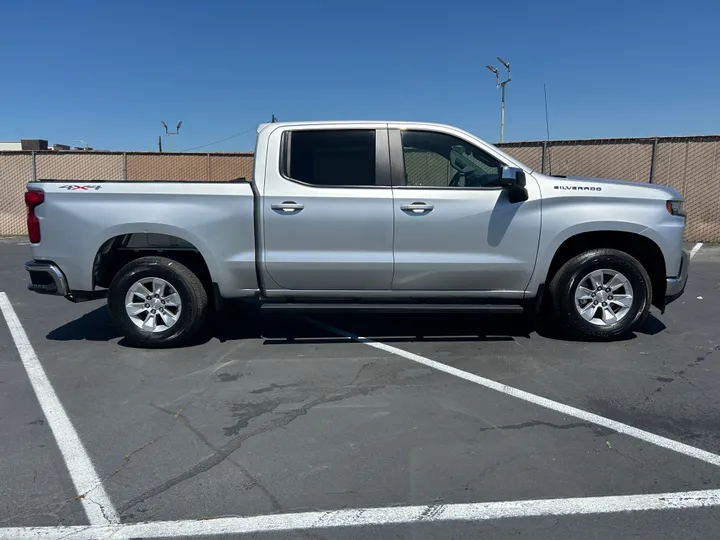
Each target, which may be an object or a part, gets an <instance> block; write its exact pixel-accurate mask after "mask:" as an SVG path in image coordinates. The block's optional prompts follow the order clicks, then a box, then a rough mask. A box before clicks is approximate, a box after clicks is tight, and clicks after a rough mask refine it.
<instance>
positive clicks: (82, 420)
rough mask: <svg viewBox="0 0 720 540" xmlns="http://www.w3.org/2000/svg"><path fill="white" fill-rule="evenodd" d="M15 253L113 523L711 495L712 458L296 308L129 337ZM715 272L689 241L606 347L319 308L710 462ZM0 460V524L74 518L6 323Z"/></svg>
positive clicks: (2, 267) (656, 520) (575, 528)
mask: <svg viewBox="0 0 720 540" xmlns="http://www.w3.org/2000/svg"><path fill="white" fill-rule="evenodd" d="M24 250H26V247H24V246H16V245H12V244H7V245H2V246H0V279H2V283H3V290H4V291H5V292H7V293H8V295H9V297H10V299H11V301H12V302H13V306H14V307H15V309H16V311H17V313H18V316H19V317H20V319H21V320H22V322H23V324H24V325H25V330H26V332H27V333H28V336H29V338H30V340H31V341H32V343H33V346H34V347H35V350H36V352H37V354H38V357H39V358H40V361H41V362H42V364H43V366H44V368H45V370H46V372H47V374H48V377H49V378H50V380H51V382H52V384H53V386H54V388H55V390H56V392H57V394H58V397H59V398H60V400H61V401H62V403H63V405H64V406H65V408H66V410H67V412H68V415H69V416H70V418H71V420H72V422H73V425H74V426H75V428H76V430H77V431H78V433H79V435H80V437H81V439H82V440H83V443H84V444H85V446H86V449H87V451H88V453H89V455H90V456H91V457H92V459H93V462H94V464H95V466H96V469H97V472H98V475H99V477H100V478H101V479H102V481H103V485H104V486H105V489H106V491H107V492H108V494H109V496H110V498H111V500H112V502H113V504H114V505H115V508H116V510H117V511H118V513H119V514H120V515H121V519H122V521H123V522H141V521H146V520H173V519H207V518H209V517H217V516H231V515H258V514H273V513H279V512H293V511H306V510H318V509H336V508H358V507H366V506H369V507H378V506H394V505H402V504H448V503H463V502H482V501H498V500H517V499H533V498H548V497H580V496H599V495H623V494H636V493H653V492H661V491H668V492H671V491H683V490H696V489H715V488H719V487H720V471H718V470H717V469H715V468H713V467H712V466H710V465H708V464H705V463H702V462H699V461H695V460H692V459H690V458H687V457H684V456H682V455H678V454H674V453H672V452H670V451H668V450H664V449H660V448H657V447H653V446H651V445H649V444H647V443H643V442H641V441H637V440H634V439H631V438H629V437H627V436H621V435H617V434H616V433H614V432H612V431H610V430H607V429H605V428H601V427H598V426H595V425H592V424H587V423H584V422H579V421H577V420H575V419H572V418H565V417H563V416H562V415H561V414H559V413H555V412H551V411H547V410H544V409H540V408H538V407H535V406H533V405H530V404H528V403H525V402H522V401H518V400H515V399H513V398H511V397H509V396H504V395H499V394H497V393H495V392H493V391H491V390H488V389H484V388H481V387H478V386H475V385H472V384H469V383H467V382H466V381H462V380H459V379H456V378H453V377H450V376H448V375H446V374H442V373H438V372H435V371H433V370H432V369H429V368H428V367H426V366H422V365H419V364H416V363H413V362H412V361H409V360H407V359H404V358H400V357H398V356H394V355H392V354H390V353H386V352H385V351H380V350H377V349H374V348H371V347H367V346H365V345H362V344H356V343H352V342H349V341H348V340H347V339H344V338H338V337H337V336H333V335H330V334H328V333H327V332H326V331H323V330H321V329H318V328H317V327H315V326H313V325H311V324H308V323H307V322H304V321H301V320H297V319H292V318H285V317H277V316H275V317H267V318H266V317H263V318H260V317H259V316H258V314H257V313H256V312H255V311H253V310H252V309H250V308H245V307H240V306H231V309H230V310H229V311H227V312H226V313H224V315H223V317H221V318H219V319H218V320H217V321H216V327H215V328H214V329H213V331H212V332H211V333H210V334H211V335H209V336H207V337H206V338H205V339H204V340H201V341H200V342H199V343H197V344H195V345H193V346H191V347H187V348H184V349H176V350H166V351H145V350H140V349H132V348H129V347H126V346H125V345H124V344H123V343H122V341H121V340H120V339H119V336H118V335H117V332H116V331H115V330H114V328H113V327H112V325H111V323H110V321H109V317H108V316H107V313H106V311H105V309H104V307H103V306H102V304H101V303H99V302H91V303H86V304H70V303H69V302H67V301H65V300H63V299H57V298H43V297H40V296H37V295H33V294H31V293H29V292H26V291H25V290H24V280H25V276H24V273H23V272H21V271H20V268H21V266H22V261H24V260H25V258H26V253H25V251H24ZM718 274H720V258H717V259H714V258H712V257H709V258H707V259H703V252H700V254H698V256H697V257H696V258H695V259H694V261H693V266H692V270H691V280H690V283H689V285H688V292H687V293H686V295H685V296H683V297H682V298H681V299H680V300H678V301H677V302H676V303H675V304H673V305H671V306H670V307H669V308H668V310H667V312H666V314H665V315H664V316H662V317H661V316H660V315H659V313H657V312H656V311H653V313H654V317H652V318H651V319H650V320H649V321H648V323H647V324H646V326H645V327H644V329H643V332H641V333H638V334H637V336H636V337H635V338H633V339H629V340H627V341H622V342H616V343H592V344H589V343H572V342H566V341H562V340H556V339H551V338H548V337H543V336H541V335H538V334H537V333H536V332H534V331H533V329H532V328H528V327H527V326H526V325H525V323H523V321H521V320H518V319H513V318H495V319H492V318H477V317H461V316H451V317H448V316H443V317H436V316H428V315H423V316H417V317H415V316H410V317H408V316H406V317H380V316H370V317H367V316H366V317H349V316H344V317H334V318H332V320H330V319H326V320H327V322H329V323H331V324H333V325H334V326H337V327H340V328H343V329H345V330H348V331H350V332H353V333H355V334H358V335H363V336H368V337H373V338H374V339H378V340H380V341H386V342H388V343H390V344H392V345H394V346H396V347H399V348H401V349H405V350H408V351H410V352H413V353H416V354H420V355H423V356H425V357H428V358H431V359H433V360H437V361H439V362H443V363H446V364H449V365H452V366H455V367H457V368H460V369H463V370H465V371H469V372H471V373H476V374H478V375H482V376H484V377H487V378H490V379H493V380H496V381H499V382H502V383H505V384H508V385H511V386H514V387H516V388H520V389H522V390H526V391H528V392H532V393H535V394H539V395H542V396H545V397H547V398H550V399H553V400H556V401H560V402H562V403H567V404H568V405H572V406H575V407H579V408H581V409H586V410H590V411H592V412H595V413H597V414H600V415H603V416H606V417H608V418H612V419H614V420H618V421H621V422H624V423H627V424H630V425H633V426H636V427H638V428H641V429H645V430H647V431H651V432H653V433H657V434H659V435H663V436H666V437H670V438H672V439H675V440H678V441H681V442H685V443H687V444H691V445H693V446H697V447H699V448H703V449H705V450H708V451H711V452H716V453H717V452H720V409H719V406H718V403H720V377H718V375H720V354H719V353H718V351H720V331H718V327H717V324H716V321H717V316H716V313H717V310H718V307H717V306H718V305H720V302H718V299H720V290H718V289H717V287H716V284H717V282H718V277H717V276H718ZM698 296H702V297H703V300H698V299H697V297H698ZM0 452H1V453H0V526H9V525H56V524H79V525H82V524H86V523H87V521H86V518H85V516H84V514H83V511H82V507H81V505H80V503H79V501H78V500H77V496H78V494H77V493H74V492H73V488H72V483H71V482H70V479H69V477H68V475H67V471H66V469H65V464H64V462H63V460H62V457H61V456H60V454H59V452H58V450H57V447H56V445H55V442H54V439H53V437H52V433H51V431H50V428H49V426H48V425H47V423H46V422H45V421H44V416H43V414H42V411H41V410H40V408H39V405H38V404H37V400H36V399H35V397H34V395H33V394H32V390H31V389H30V385H29V383H28V381H27V377H26V375H25V373H24V371H23V368H22V365H21V364H20V362H19V358H18V356H17V353H16V351H15V349H14V346H13V345H12V341H11V340H10V337H9V334H8V331H7V328H6V327H5V326H4V324H0ZM91 491H92V490H91ZM91 491H90V492H88V493H87V494H85V497H88V498H90V499H91V498H92V492H91ZM685 516H691V518H685ZM719 517H720V515H719V513H718V510H716V509H705V510H693V511H687V512H683V513H682V514H671V513H668V514H661V515H660V514H652V515H649V514H643V515H636V516H635V517H633V518H629V517H627V516H622V515H617V516H615V515H608V516H603V517H602V518H597V519H591V518H590V517H587V516H586V517H584V518H571V517H565V518H552V519H522V520H514V521H507V522H497V523H486V524H484V525H483V526H482V527H483V528H482V532H483V534H484V536H487V537H505V536H511V535H513V534H518V535H522V534H531V533H532V534H533V537H534V538H540V539H543V540H545V539H547V540H551V539H552V540H555V539H556V538H577V537H579V536H582V537H584V538H607V537H618V536H622V537H628V536H633V535H635V536H636V537H638V538H653V540H654V539H655V538H670V537H672V536H670V535H671V534H674V533H677V532H678V530H679V528H678V527H679V525H678V523H685V524H686V525H687V524H688V523H691V524H692V527H693V529H692V530H693V531H694V532H696V533H697V534H696V535H695V537H698V538H705V537H707V538H714V536H712V534H714V533H713V531H716V530H717V525H718V524H717V520H718V518H719ZM478 535H479V531H478V530H477V529H473V527H472V525H469V524H444V525H438V526H434V528H433V529H432V530H429V529H428V530H426V529H422V528H421V527H419V526H413V527H392V528H385V529H383V528H373V527H370V528H367V529H363V530H354V531H342V530H331V531H320V532H319V533H316V532H313V533H304V532H299V533H297V534H287V533H283V535H282V536H280V535H277V534H276V535H272V534H267V535H259V536H258V537H262V538H267V539H269V538H275V537H277V538H387V537H397V538H414V539H416V538H437V537H447V538H453V537H456V538H461V537H477V536H478ZM0 536H1V532H0Z"/></svg>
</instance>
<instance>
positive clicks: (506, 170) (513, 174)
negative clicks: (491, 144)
mask: <svg viewBox="0 0 720 540" xmlns="http://www.w3.org/2000/svg"><path fill="white" fill-rule="evenodd" d="M500 185H502V187H504V188H512V187H525V171H523V170H522V169H519V168H518V167H508V166H507V165H505V166H504V167H503V168H502V172H501V174H500Z"/></svg>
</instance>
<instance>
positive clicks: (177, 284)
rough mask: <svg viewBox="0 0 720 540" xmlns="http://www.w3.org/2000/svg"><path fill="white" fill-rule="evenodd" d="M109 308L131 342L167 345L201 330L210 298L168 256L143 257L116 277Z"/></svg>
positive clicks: (150, 345)
mask: <svg viewBox="0 0 720 540" xmlns="http://www.w3.org/2000/svg"><path fill="white" fill-rule="evenodd" d="M108 306H109V308H110V313H111V314H112V316H113V319H114V320H115V322H116V323H117V324H118V326H119V327H120V328H121V329H122V331H123V333H124V334H125V337H126V338H127V339H128V341H130V342H131V343H132V344H134V345H138V346H142V347H170V346H177V345H181V344H183V343H185V342H187V341H188V340H189V339H190V338H192V337H193V336H194V335H195V334H196V333H197V331H198V330H199V329H200V328H201V327H202V325H203V323H204V321H205V318H206V317H207V312H208V296H207V291H206V290H205V287H204V286H203V284H202V282H201V281H200V279H199V278H198V277H197V276H196V275H195V274H194V273H193V272H192V271H191V270H190V269H188V268H187V267H186V266H184V265H182V264H180V263H178V262H177V261H174V260H172V259H168V258H166V257H142V258H140V259H136V260H134V261H131V262H129V263H128V264H126V265H125V266H124V267H122V268H121V269H120V271H119V272H118V273H117V275H116V276H115V278H114V279H113V281H112V283H111V284H110V292H109V295H108Z"/></svg>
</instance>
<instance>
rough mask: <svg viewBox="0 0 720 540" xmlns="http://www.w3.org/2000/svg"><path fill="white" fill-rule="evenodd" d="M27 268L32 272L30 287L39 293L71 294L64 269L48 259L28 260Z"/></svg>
mask: <svg viewBox="0 0 720 540" xmlns="http://www.w3.org/2000/svg"><path fill="white" fill-rule="evenodd" d="M25 270H27V271H28V272H30V283H28V286H27V287H28V289H29V290H31V291H35V292H36V293H39V294H53V295H57V296H67V295H68V294H70V290H69V289H68V284H67V280H66V279H65V274H63V273H62V270H60V268H58V267H57V266H55V265H54V264H53V263H51V262H48V261H28V262H26V263H25Z"/></svg>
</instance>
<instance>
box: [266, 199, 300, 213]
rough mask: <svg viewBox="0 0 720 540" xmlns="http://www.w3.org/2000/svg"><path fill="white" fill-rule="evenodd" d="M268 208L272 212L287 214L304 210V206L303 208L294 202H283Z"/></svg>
mask: <svg viewBox="0 0 720 540" xmlns="http://www.w3.org/2000/svg"><path fill="white" fill-rule="evenodd" d="M270 208H272V209H273V210H280V211H281V212H283V213H288V214H289V213H291V212H299V211H300V210H302V209H303V208H305V206H303V205H302V204H298V203H296V202H294V201H285V202H282V203H279V204H271V205H270Z"/></svg>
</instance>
